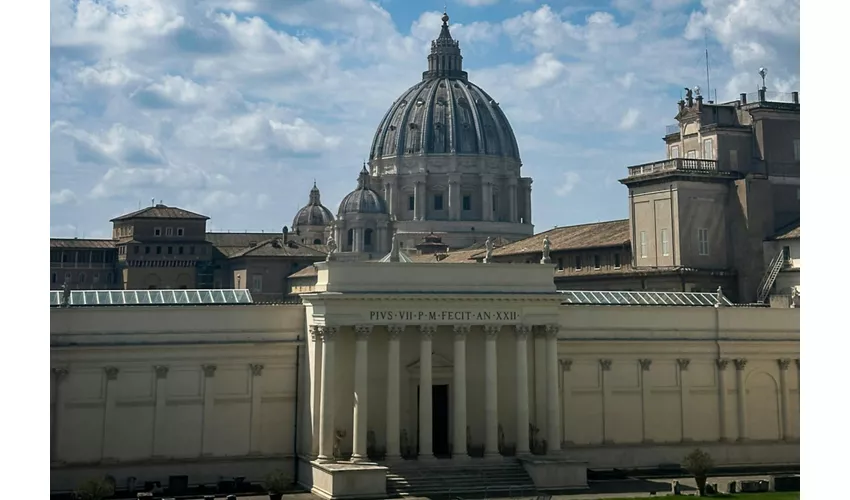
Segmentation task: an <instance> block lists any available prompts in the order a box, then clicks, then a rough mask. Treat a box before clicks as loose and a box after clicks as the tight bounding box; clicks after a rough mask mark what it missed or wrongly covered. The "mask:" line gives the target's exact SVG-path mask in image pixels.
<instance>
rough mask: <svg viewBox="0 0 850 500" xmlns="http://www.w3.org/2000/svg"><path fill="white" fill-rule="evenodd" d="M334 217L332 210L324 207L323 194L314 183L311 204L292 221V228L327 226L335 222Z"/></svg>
mask: <svg viewBox="0 0 850 500" xmlns="http://www.w3.org/2000/svg"><path fill="white" fill-rule="evenodd" d="M333 220H334V216H333V214H332V213H331V211H330V210H328V209H327V208H325V206H324V205H322V198H321V194H320V193H319V188H317V187H316V183H315V182H313V189H311V190H310V202H309V203H307V206H305V207H304V208H302V209H301V210H299V211H298V213H297V214H295V218H294V219H293V220H292V227H293V228H297V227H299V226H326V225H328V224H330V223H331V222H333Z"/></svg>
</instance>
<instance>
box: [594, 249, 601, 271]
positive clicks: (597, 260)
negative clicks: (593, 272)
mask: <svg viewBox="0 0 850 500" xmlns="http://www.w3.org/2000/svg"><path fill="white" fill-rule="evenodd" d="M601 267H602V259H600V258H599V254H598V253H597V254H594V255H593V268H594V269H600V268H601Z"/></svg>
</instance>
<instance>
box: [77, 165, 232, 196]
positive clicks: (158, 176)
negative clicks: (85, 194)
mask: <svg viewBox="0 0 850 500" xmlns="http://www.w3.org/2000/svg"><path fill="white" fill-rule="evenodd" d="M229 183H230V181H229V180H228V179H227V178H226V177H224V176H223V175H221V174H212V173H210V172H207V171H204V170H202V169H200V168H198V167H194V166H177V165H165V166H161V167H153V168H143V167H112V168H110V169H109V170H108V171H107V172H106V174H105V175H104V176H103V177H102V178H101V179H100V181H99V182H98V183H97V184H95V186H94V188H92V190H91V193H90V196H91V197H92V198H96V199H98V198H118V199H121V198H125V197H127V196H128V195H132V196H133V197H136V198H139V199H141V198H145V199H146V198H147V195H149V194H155V193H162V192H163V191H165V190H188V191H205V190H208V189H213V188H217V187H223V186H227V185H228V184H229ZM160 196H161V194H160Z"/></svg>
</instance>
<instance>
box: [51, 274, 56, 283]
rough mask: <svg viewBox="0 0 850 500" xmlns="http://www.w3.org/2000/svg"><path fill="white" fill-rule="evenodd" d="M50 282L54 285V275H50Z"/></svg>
mask: <svg viewBox="0 0 850 500" xmlns="http://www.w3.org/2000/svg"><path fill="white" fill-rule="evenodd" d="M50 282H51V283H56V273H50Z"/></svg>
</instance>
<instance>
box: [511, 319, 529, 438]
mask: <svg viewBox="0 0 850 500" xmlns="http://www.w3.org/2000/svg"><path fill="white" fill-rule="evenodd" d="M514 328H515V330H516V453H517V455H527V454H529V453H530V452H531V449H530V447H529V443H528V422H529V420H528V405H529V403H528V334H529V333H530V332H531V327H530V326H528V325H516V326H515V327H514Z"/></svg>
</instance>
